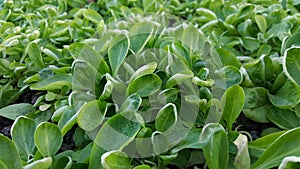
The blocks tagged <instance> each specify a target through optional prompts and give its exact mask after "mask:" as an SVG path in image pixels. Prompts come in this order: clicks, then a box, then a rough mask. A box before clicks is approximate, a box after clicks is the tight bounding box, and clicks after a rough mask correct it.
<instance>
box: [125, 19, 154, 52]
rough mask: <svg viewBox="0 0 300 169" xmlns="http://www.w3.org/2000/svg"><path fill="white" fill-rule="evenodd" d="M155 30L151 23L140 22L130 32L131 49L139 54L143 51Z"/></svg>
mask: <svg viewBox="0 0 300 169" xmlns="http://www.w3.org/2000/svg"><path fill="white" fill-rule="evenodd" d="M153 31H154V28H153V25H152V24H151V23H148V22H138V23H136V24H135V25H134V26H133V27H132V28H131V29H130V31H129V39H130V49H131V50H132V51H133V52H134V53H139V52H141V51H142V50H143V48H144V47H145V45H146V44H147V42H148V41H149V39H150V37H151V35H152V34H153Z"/></svg>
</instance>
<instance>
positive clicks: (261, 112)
mask: <svg viewBox="0 0 300 169" xmlns="http://www.w3.org/2000/svg"><path fill="white" fill-rule="evenodd" d="M270 106H271V105H269V104H267V105H263V106H259V107H254V108H252V109H244V110H243V114H244V115H245V116H246V117H247V118H249V119H251V120H253V121H256V122H259V123H268V122H270V120H269V119H268V118H267V112H268V109H269V107H270Z"/></svg>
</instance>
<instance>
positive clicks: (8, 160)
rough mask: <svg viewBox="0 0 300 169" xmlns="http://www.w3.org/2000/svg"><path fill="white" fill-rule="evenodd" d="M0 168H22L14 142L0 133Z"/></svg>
mask: <svg viewBox="0 0 300 169" xmlns="http://www.w3.org/2000/svg"><path fill="white" fill-rule="evenodd" d="M0 145H1V153H0V168H3V169H12V168H13V169H22V164H21V159H20V157H19V154H18V151H17V149H16V147H15V145H14V143H13V142H12V141H11V140H10V139H9V138H7V137H5V136H4V135H2V134H0Z"/></svg>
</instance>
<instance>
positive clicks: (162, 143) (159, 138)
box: [151, 131, 169, 155]
mask: <svg viewBox="0 0 300 169" xmlns="http://www.w3.org/2000/svg"><path fill="white" fill-rule="evenodd" d="M151 142H152V145H153V150H154V154H155V155H160V154H162V153H165V152H166V151H168V149H169V140H168V137H167V136H166V135H165V134H164V133H161V132H159V131H155V132H153V133H152V136H151Z"/></svg>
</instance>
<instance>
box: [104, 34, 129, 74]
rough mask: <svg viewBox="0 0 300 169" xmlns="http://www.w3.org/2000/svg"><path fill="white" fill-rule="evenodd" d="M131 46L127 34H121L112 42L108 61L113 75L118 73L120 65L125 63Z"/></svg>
mask: <svg viewBox="0 0 300 169" xmlns="http://www.w3.org/2000/svg"><path fill="white" fill-rule="evenodd" d="M129 45H130V42H129V39H128V37H127V36H126V35H125V34H120V35H118V36H116V37H115V38H114V39H113V40H112V41H111V44H110V46H109V48H108V59H109V64H110V66H111V69H112V73H113V75H115V74H116V73H117V71H118V69H119V67H120V65H121V64H122V63H123V61H124V59H125V57H126V55H127V52H128V49H129Z"/></svg>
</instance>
